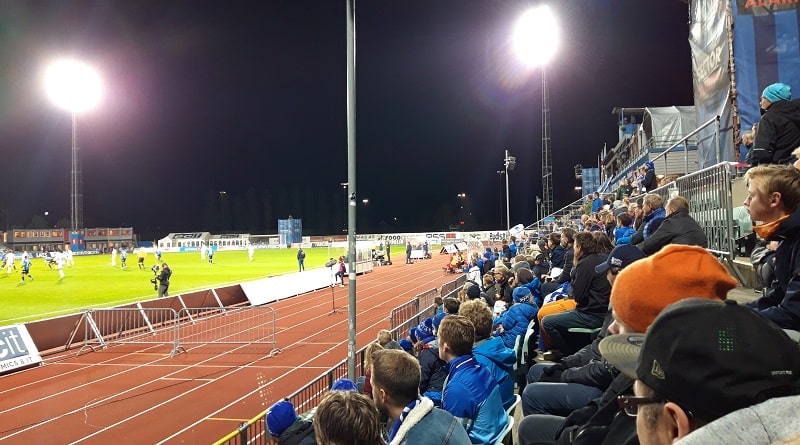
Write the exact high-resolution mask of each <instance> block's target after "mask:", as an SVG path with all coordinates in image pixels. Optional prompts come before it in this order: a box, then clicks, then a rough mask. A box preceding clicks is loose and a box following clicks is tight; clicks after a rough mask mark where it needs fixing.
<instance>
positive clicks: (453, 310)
mask: <svg viewBox="0 0 800 445" xmlns="http://www.w3.org/2000/svg"><path fill="white" fill-rule="evenodd" d="M460 304H461V302H460V301H458V299H456V298H445V299H444V312H445V313H446V314H450V315H455V314H457V313H458V306H459V305H460Z"/></svg>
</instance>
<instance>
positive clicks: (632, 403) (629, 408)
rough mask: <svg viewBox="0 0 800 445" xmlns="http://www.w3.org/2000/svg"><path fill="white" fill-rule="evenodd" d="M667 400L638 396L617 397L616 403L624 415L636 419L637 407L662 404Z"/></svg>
mask: <svg viewBox="0 0 800 445" xmlns="http://www.w3.org/2000/svg"><path fill="white" fill-rule="evenodd" d="M666 401H667V400H665V399H661V398H657V397H640V396H619V397H617V402H618V403H619V408H620V409H621V410H623V411H625V414H627V415H629V416H631V417H636V415H637V414H639V405H650V404H652V403H664V402H666Z"/></svg>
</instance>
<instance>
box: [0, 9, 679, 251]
mask: <svg viewBox="0 0 800 445" xmlns="http://www.w3.org/2000/svg"><path fill="white" fill-rule="evenodd" d="M531 4H532V2H523V1H510V0H507V1H503V0H481V1H478V0H435V1H431V0H426V1H421V0H406V1H375V0H362V1H358V2H357V3H356V25H355V26H356V36H357V43H356V94H357V98H356V128H357V140H356V150H357V163H358V183H357V185H358V194H359V202H361V199H364V198H367V199H369V203H368V204H367V205H366V206H364V205H363V204H362V205H361V206H360V207H359V208H360V209H362V210H364V212H362V214H361V218H362V219H360V220H359V230H358V231H359V232H361V233H364V232H375V231H381V232H386V231H392V232H394V231H430V230H443V229H445V228H446V225H447V224H449V223H454V222H456V221H458V220H465V221H466V222H467V229H469V230H472V229H481V230H494V229H497V228H498V227H499V226H500V223H501V214H504V213H505V205H504V203H503V202H502V201H501V196H502V193H503V190H504V188H505V185H504V182H503V179H502V177H501V176H500V175H498V174H497V173H496V171H497V170H501V169H502V164H503V156H504V150H506V149H508V150H509V151H510V153H511V155H512V156H516V158H517V168H516V169H515V170H514V171H513V172H512V173H511V175H510V189H511V193H510V195H511V214H512V217H511V219H512V225H513V224H516V223H526V224H527V223H530V222H532V221H533V219H534V216H535V213H536V210H535V205H534V204H533V202H534V200H535V198H534V197H535V196H536V195H541V164H540V161H541V91H540V88H541V84H540V82H541V80H540V73H539V72H538V71H536V70H530V69H527V68H525V67H523V66H522V65H521V63H520V62H519V61H518V60H517V59H516V58H515V56H514V55H513V54H512V53H511V50H510V45H509V39H510V36H511V33H512V30H513V26H514V22H515V19H516V17H518V16H519V15H520V13H521V12H522V11H523V10H525V9H527V7H528V6H530V5H531ZM551 6H552V8H553V10H554V13H555V15H556V17H557V18H558V20H559V22H560V26H561V30H562V44H561V47H560V49H559V51H558V53H557V55H556V56H555V60H554V61H553V62H552V63H551V64H550V65H549V66H548V68H547V77H548V82H549V95H550V117H551V140H552V150H553V171H554V190H555V205H556V207H557V208H558V207H560V206H561V205H564V204H566V203H568V202H571V201H572V200H574V199H577V198H578V192H576V191H575V190H574V189H573V187H574V186H575V185H576V184H577V181H576V180H575V179H574V175H573V169H572V167H573V166H574V165H575V164H578V163H581V164H583V165H584V166H587V167H589V166H596V163H597V156H598V155H599V153H600V151H601V150H602V148H603V144H608V145H609V147H613V146H614V145H615V144H616V142H617V138H618V136H617V127H616V117H615V116H614V115H612V114H611V110H612V108H613V107H644V106H669V105H691V104H692V84H691V60H690V52H689V44H688V42H687V36H688V24H687V21H688V6H687V4H686V3H684V2H682V1H678V0H651V1H641V0H618V1H611V0H562V1H558V2H551ZM345 27H346V12H345V2H344V1H336V0H317V1H311V0H291V1H277V0H261V1H244V0H237V1H226V2H223V1H196V0H191V1H178V0H170V1H157V0H147V1H119V0H118V1H65V0H64V1H55V0H52V1H21V0H20V1H15V2H14V1H6V2H2V7H0V64H1V65H2V66H3V69H2V72H0V103H2V107H0V155H2V166H3V168H2V178H3V179H2V182H3V184H4V186H5V190H4V193H2V194H0V209H7V211H8V219H9V223H10V225H11V226H13V227H24V226H28V225H29V224H31V223H32V221H33V217H34V215H44V212H48V216H46V217H45V221H46V222H47V224H48V225H49V226H53V225H56V224H58V223H59V222H63V221H68V220H69V199H70V189H69V177H70V176H69V173H70V117H69V114H68V113H67V112H65V111H63V110H61V109H58V108H56V107H55V106H54V105H53V104H52V103H51V102H50V101H49V99H48V98H47V97H46V96H45V94H44V92H43V91H44V90H43V87H42V72H43V70H44V67H45V66H46V65H47V62H48V61H50V60H52V59H54V58H56V57H58V56H72V57H75V58H78V59H81V60H83V61H85V62H86V63H89V64H91V65H93V66H94V67H95V68H96V69H98V70H99V71H100V73H101V76H102V77H103V79H104V82H105V90H106V92H105V97H104V99H103V102H102V103H101V104H100V105H99V107H98V108H97V109H95V110H93V111H91V112H89V113H87V114H85V115H80V116H79V123H78V137H79V145H80V148H81V157H82V163H83V183H84V186H83V192H84V209H85V225H86V226H87V227H95V226H133V227H134V228H135V229H136V231H137V232H140V233H142V234H143V239H153V238H160V237H162V236H164V235H166V234H167V233H168V232H170V231H189V230H203V229H205V230H211V231H217V232H218V231H220V230H223V229H224V230H227V231H240V232H251V233H276V232H277V222H276V220H277V219H278V218H286V217H288V216H289V215H290V214H291V215H292V216H294V217H298V218H303V225H304V227H305V230H304V234H306V235H311V234H330V233H341V230H342V227H343V211H344V202H345V196H344V193H343V191H342V188H341V186H340V185H339V183H341V182H344V181H346V180H347V132H346V131H347V128H346V114H345V112H346V90H345V86H346V63H347V60H346V28H345ZM220 191H225V192H226V194H225V195H220V193H219V192H220ZM459 193H465V194H466V195H467V198H465V199H463V200H460V199H459V198H458V197H457V194H459ZM461 205H464V207H466V212H467V213H472V217H471V218H470V217H468V216H467V215H463V214H460V213H459V212H460V211H461V210H460V209H459V207H460V206H461ZM4 216H5V214H3V213H0V218H3V217H4ZM504 224H505V222H504ZM4 225H5V221H0V226H4Z"/></svg>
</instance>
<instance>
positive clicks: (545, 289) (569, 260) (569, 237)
mask: <svg viewBox="0 0 800 445" xmlns="http://www.w3.org/2000/svg"><path fill="white" fill-rule="evenodd" d="M575 233H576V232H575V230H573V229H570V228H569V227H566V228H564V229H562V230H561V246H562V247H564V267H563V268H562V269H561V274H560V275H559V276H558V277H556V278H555V279H553V280H552V281H550V282H547V283H543V284H542V290H541V294H542V295H547V294H549V293H551V292H553V291H554V290H556V289H558V287H559V286H561V285H562V284H564V283H566V282H567V281H570V280H571V273H572V266H573V263H574V256H575V250H574V247H573V246H574V243H575Z"/></svg>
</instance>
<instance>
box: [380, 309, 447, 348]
mask: <svg viewBox="0 0 800 445" xmlns="http://www.w3.org/2000/svg"><path fill="white" fill-rule="evenodd" d="M437 298H438V297H437ZM377 340H378V344H379V345H381V346H383V349H400V344H399V343H397V342H396V341H394V339H393V338H392V333H391V332H389V331H388V330H386V329H381V330H380V331H378V339H377Z"/></svg>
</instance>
